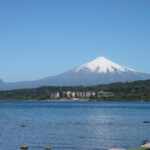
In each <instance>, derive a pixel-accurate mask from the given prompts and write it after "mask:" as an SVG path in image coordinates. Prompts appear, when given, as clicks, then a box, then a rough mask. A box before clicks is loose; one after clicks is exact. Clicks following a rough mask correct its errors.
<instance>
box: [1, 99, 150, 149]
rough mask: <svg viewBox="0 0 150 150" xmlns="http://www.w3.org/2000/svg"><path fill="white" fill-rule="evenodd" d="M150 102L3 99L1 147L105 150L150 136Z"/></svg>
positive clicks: (134, 144) (132, 143)
mask: <svg viewBox="0 0 150 150" xmlns="http://www.w3.org/2000/svg"><path fill="white" fill-rule="evenodd" d="M144 121H150V103H144V102H132V103H131V102H67V101H62V102H56V101H53V102H47V101H26V102H25V101H22V102H19V101H2V102H0V147H1V148H0V149H1V150H19V146H20V145H21V144H24V143H25V144H28V145H29V147H30V150H44V148H43V147H44V146H45V145H48V144H51V145H52V147H53V149H54V150H103V149H108V148H112V147H114V146H117V147H125V148H129V147H133V148H134V147H138V146H139V145H140V144H141V143H142V141H143V140H146V139H150V124H148V123H144Z"/></svg>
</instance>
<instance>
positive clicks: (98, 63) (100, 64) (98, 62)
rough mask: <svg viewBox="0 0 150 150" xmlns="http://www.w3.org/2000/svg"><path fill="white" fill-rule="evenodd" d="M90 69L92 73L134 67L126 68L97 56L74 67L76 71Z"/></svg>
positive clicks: (121, 70) (128, 69)
mask: <svg viewBox="0 0 150 150" xmlns="http://www.w3.org/2000/svg"><path fill="white" fill-rule="evenodd" d="M85 70H87V71H90V72H93V73H112V72H117V71H118V72H126V71H133V72H134V69H131V68H127V67H124V66H121V65H118V64H116V63H114V62H112V61H110V60H108V59H106V58H105V57H98V58H96V59H94V60H92V61H90V62H88V63H86V64H83V65H81V66H79V67H77V68H76V70H75V71H76V72H80V71H85Z"/></svg>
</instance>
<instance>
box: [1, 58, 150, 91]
mask: <svg viewBox="0 0 150 150" xmlns="http://www.w3.org/2000/svg"><path fill="white" fill-rule="evenodd" d="M146 79H150V74H148V73H141V72H138V71H136V70H134V69H132V68H128V67H125V66H121V65H119V64H117V63H114V62H112V61H111V60H108V59H107V58H105V57H97V58H96V59H94V60H92V61H90V62H87V63H85V64H82V65H80V66H78V67H75V68H73V69H71V70H69V71H66V72H64V73H61V74H58V75H56V76H49V77H46V78H42V79H40V80H35V81H21V82H9V83H8V82H3V81H1V82H0V90H11V89H21V88H36V87H40V86H80V85H83V86H91V85H98V84H110V83H115V82H130V81H136V80H146Z"/></svg>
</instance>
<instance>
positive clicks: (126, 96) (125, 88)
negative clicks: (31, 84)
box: [0, 80, 150, 101]
mask: <svg viewBox="0 0 150 150" xmlns="http://www.w3.org/2000/svg"><path fill="white" fill-rule="evenodd" d="M0 99H1V100H8V99H19V100H31V99H33V100H34V99H36V100H62V99H68V100H71V101H77V100H81V99H84V100H89V101H102V100H103V101H104V100H109V101H114V100H115V101H116V100H118V101H124V100H126V101H127V100H128V101H130V100H131V101H132V100H134V101H135V100H136V101H137V100H141V101H150V80H144V81H134V82H126V83H121V82H120V83H112V84H108V85H96V86H66V87H62V86H47V87H39V88H32V89H16V90H8V91H0Z"/></svg>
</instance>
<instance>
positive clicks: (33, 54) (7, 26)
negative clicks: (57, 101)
mask: <svg viewBox="0 0 150 150" xmlns="http://www.w3.org/2000/svg"><path fill="white" fill-rule="evenodd" d="M98 56H105V57H107V58H109V59H111V60H113V61H115V62H117V63H119V64H123V65H127V66H129V67H132V68H134V69H137V70H139V71H143V72H150V67H149V65H150V1H149V0H13V1H12V0H1V1H0V78H2V79H4V80H5V81H20V80H33V79H39V78H42V77H46V76H49V75H55V74H58V73H61V72H63V71H65V70H68V69H70V68H72V67H74V66H78V65H80V64H82V63H85V62H87V61H89V60H91V59H94V58H95V57H98Z"/></svg>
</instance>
